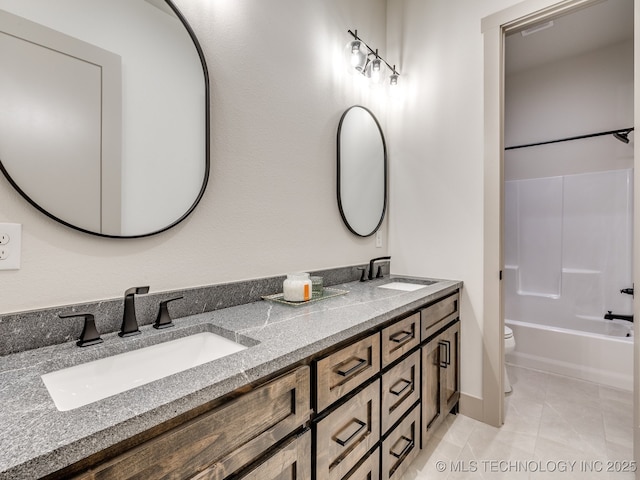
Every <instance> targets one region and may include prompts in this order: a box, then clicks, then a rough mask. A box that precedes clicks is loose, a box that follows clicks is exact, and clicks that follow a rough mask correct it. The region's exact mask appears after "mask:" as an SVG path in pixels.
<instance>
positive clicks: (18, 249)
mask: <svg viewBox="0 0 640 480" xmlns="http://www.w3.org/2000/svg"><path fill="white" fill-rule="evenodd" d="M0 236H6V237H8V241H7V242H6V243H5V244H3V245H0V257H1V258H2V259H0V270H19V269H20V257H21V255H22V224H20V223H0Z"/></svg>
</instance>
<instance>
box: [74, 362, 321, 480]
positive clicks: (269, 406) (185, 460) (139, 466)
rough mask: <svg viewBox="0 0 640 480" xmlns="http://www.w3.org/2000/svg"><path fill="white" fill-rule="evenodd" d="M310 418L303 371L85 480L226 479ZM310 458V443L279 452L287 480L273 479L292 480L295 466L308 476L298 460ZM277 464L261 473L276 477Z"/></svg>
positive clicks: (166, 435)
mask: <svg viewBox="0 0 640 480" xmlns="http://www.w3.org/2000/svg"><path fill="white" fill-rule="evenodd" d="M310 413H311V409H310V371H309V367H308V366H302V367H298V368H296V369H294V370H292V371H291V372H289V373H286V374H284V375H282V376H280V377H278V378H276V379H274V380H272V381H270V382H268V383H266V384H264V385H262V386H258V387H256V388H255V389H253V390H251V391H250V392H248V393H246V394H244V395H242V396H240V397H238V398H235V399H233V400H230V401H229V402H227V403H225V404H223V405H222V406H220V407H218V408H216V409H214V410H212V411H210V412H207V413H204V414H202V415H200V416H198V417H196V418H194V419H193V420H191V421H188V422H186V423H184V424H182V425H179V426H177V427H174V428H172V429H171V430H169V431H167V432H165V433H163V434H161V435H160V436H158V437H156V438H153V439H151V440H149V441H147V442H145V443H143V444H141V445H138V446H137V447H135V448H133V449H131V450H129V451H127V452H125V453H123V454H121V455H119V456H117V457H115V458H113V459H111V460H109V461H107V462H105V463H102V464H100V465H97V466H95V467H93V468H91V469H90V470H89V471H88V472H85V474H84V475H83V476H81V477H79V478H82V479H83V480H88V479H92V480H101V479H105V480H106V479H109V480H113V479H128V478H145V479H146V478H149V479H165V478H166V479H169V478H181V479H187V478H195V479H198V480H203V479H207V480H223V479H225V478H228V477H230V476H231V475H232V474H234V473H235V472H237V471H239V470H240V469H242V468H243V467H245V466H246V465H249V464H252V463H253V462H255V461H257V460H258V459H260V457H261V456H263V454H264V453H265V452H267V451H268V450H270V449H271V448H272V447H273V446H274V445H276V444H277V443H278V442H280V441H282V440H283V439H285V438H286V437H288V436H289V435H290V434H292V433H293V432H294V431H296V430H297V429H299V428H301V427H302V426H303V425H305V424H306V423H307V422H308V421H309V418H310ZM304 438H306V439H308V437H304ZM310 456H311V451H310V447H309V442H308V440H305V439H303V440H300V441H299V442H298V441H297V440H296V443H295V444H293V445H291V446H290V448H288V447H286V446H285V447H284V450H279V451H278V452H277V453H276V458H279V459H280V465H281V466H283V472H282V474H283V475H284V476H277V475H273V476H272V478H274V479H275V478H278V479H280V478H282V479H284V478H288V477H287V476H286V474H285V473H284V472H285V471H286V469H287V468H289V467H288V466H291V465H293V467H291V468H295V469H299V470H300V471H301V472H305V471H308V470H309V469H306V467H305V466H304V465H303V464H302V463H299V460H298V457H299V459H300V460H303V459H304V458H305V457H310ZM294 457H296V458H294ZM277 464H278V460H271V461H269V460H267V463H265V464H264V465H265V466H263V467H260V468H262V469H264V470H267V471H269V472H273V471H274V469H276V468H277ZM273 465H276V466H273ZM258 471H260V470H258ZM291 471H293V470H291ZM247 475H248V476H247V477H246V478H270V477H268V476H265V477H252V476H251V474H247ZM292 478H305V477H304V476H302V477H295V476H294V477H292Z"/></svg>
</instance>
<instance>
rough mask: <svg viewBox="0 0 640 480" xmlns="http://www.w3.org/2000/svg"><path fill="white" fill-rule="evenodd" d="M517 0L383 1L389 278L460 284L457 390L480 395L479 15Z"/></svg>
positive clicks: (481, 136)
mask: <svg viewBox="0 0 640 480" xmlns="http://www.w3.org/2000/svg"><path fill="white" fill-rule="evenodd" d="M516 3H518V0H483V1H481V2H479V1H477V0H455V2H452V1H451V0H389V5H390V12H391V14H392V15H390V18H389V31H388V33H387V35H388V39H389V44H390V54H389V55H390V56H393V55H394V52H396V53H397V54H398V56H399V57H400V58H401V61H400V69H401V72H403V73H404V75H403V76H402V77H400V79H401V80H402V82H403V88H404V96H403V97H402V98H401V99H398V102H397V103H394V104H392V106H391V109H390V116H389V119H388V130H389V137H390V144H391V148H390V153H391V158H392V170H391V173H392V176H391V186H390V190H391V196H390V205H391V215H390V217H389V222H390V226H389V228H390V232H391V233H390V253H391V255H392V256H393V263H392V268H393V271H394V273H402V274H410V275H433V276H436V277H444V278H452V279H460V280H463V281H464V291H463V296H462V302H461V303H462V309H461V318H462V334H461V335H462V337H461V338H462V351H463V352H464V353H463V355H462V365H461V376H462V378H461V383H462V393H463V394H465V395H468V396H471V397H476V398H482V395H483V393H482V368H483V366H482V365H483V339H482V332H483V318H482V310H483V297H482V296H483V166H484V165H483V159H484V153H483V148H484V146H483V132H484V130H483V129H484V126H483V101H482V99H483V37H482V34H481V31H480V21H481V19H482V18H483V17H485V16H487V15H490V14H492V13H494V12H497V11H499V10H501V9H503V8H507V7H509V6H511V5H514V4H516Z"/></svg>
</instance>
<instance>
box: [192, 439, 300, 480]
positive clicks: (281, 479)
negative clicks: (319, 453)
mask: <svg viewBox="0 0 640 480" xmlns="http://www.w3.org/2000/svg"><path fill="white" fill-rule="evenodd" d="M205 478H207V477H201V476H198V477H194V480H204V479H205ZM238 480H311V431H310V430H307V431H306V432H304V433H302V434H301V435H300V436H299V437H297V438H294V439H292V440H290V441H289V442H288V443H287V444H285V445H284V446H283V447H281V448H279V449H278V450H276V452H275V453H273V454H272V455H271V456H269V457H267V459H266V460H265V461H264V462H263V463H261V464H259V465H258V466H257V467H255V468H254V469H252V470H251V471H249V472H248V473H246V474H244V475H241V476H240V477H239V479H238Z"/></svg>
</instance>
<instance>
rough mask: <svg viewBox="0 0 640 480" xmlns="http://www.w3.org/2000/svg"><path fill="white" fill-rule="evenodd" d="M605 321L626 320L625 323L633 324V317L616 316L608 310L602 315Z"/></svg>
mask: <svg viewBox="0 0 640 480" xmlns="http://www.w3.org/2000/svg"><path fill="white" fill-rule="evenodd" d="M604 319H605V320H616V319H618V320H626V321H627V322H633V315H618V314H617V313H611V310H608V311H607V313H605V314H604Z"/></svg>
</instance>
